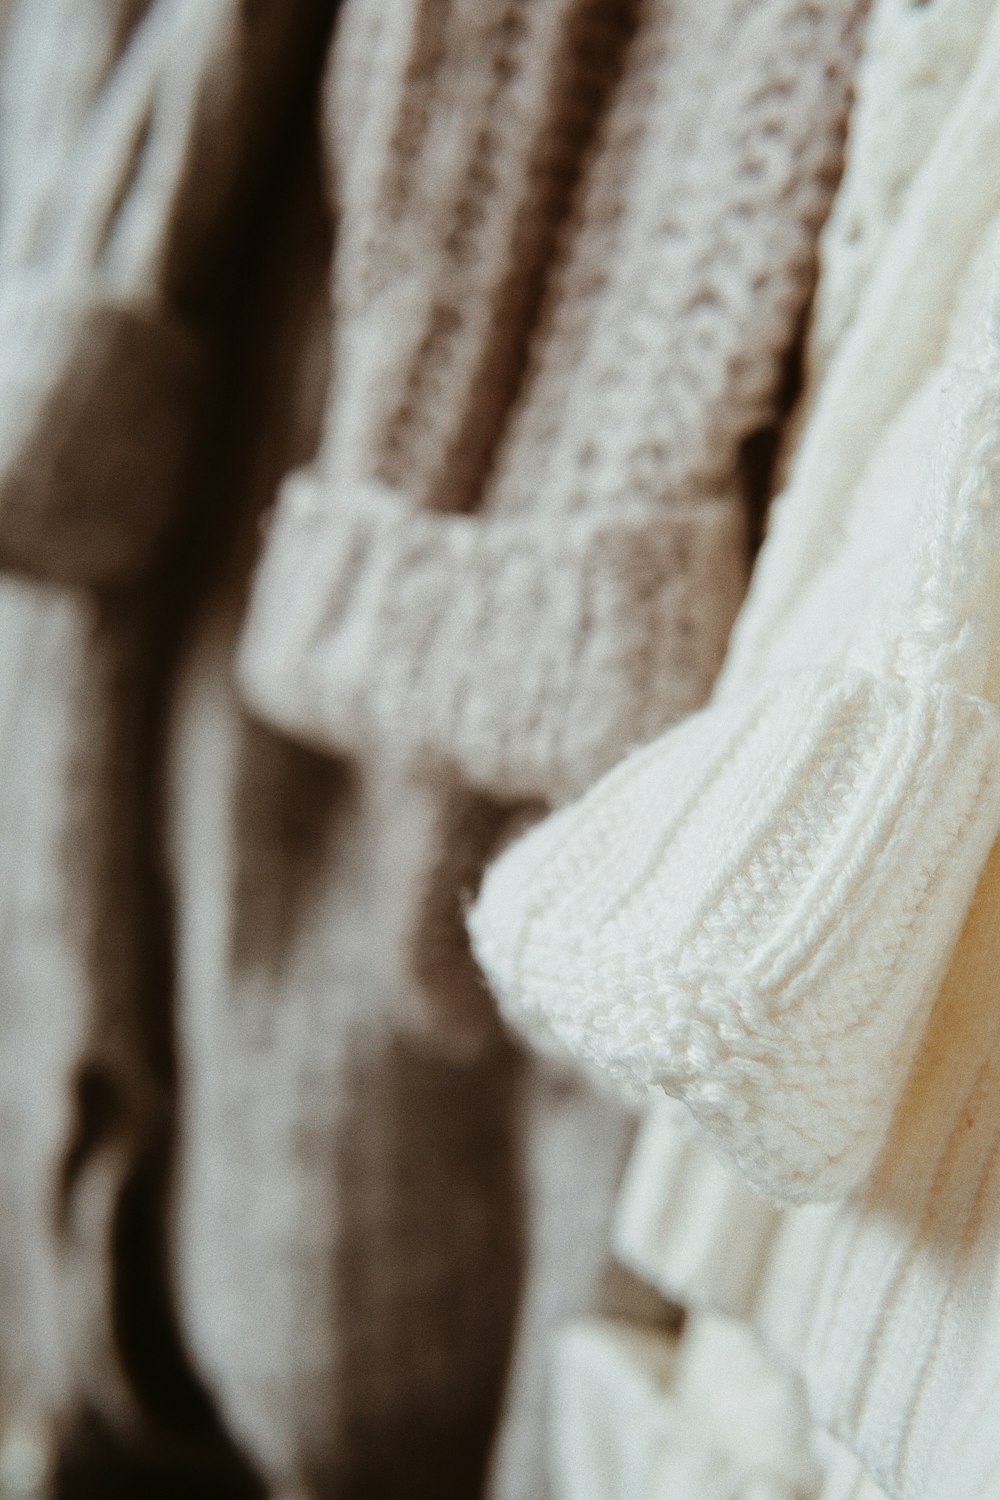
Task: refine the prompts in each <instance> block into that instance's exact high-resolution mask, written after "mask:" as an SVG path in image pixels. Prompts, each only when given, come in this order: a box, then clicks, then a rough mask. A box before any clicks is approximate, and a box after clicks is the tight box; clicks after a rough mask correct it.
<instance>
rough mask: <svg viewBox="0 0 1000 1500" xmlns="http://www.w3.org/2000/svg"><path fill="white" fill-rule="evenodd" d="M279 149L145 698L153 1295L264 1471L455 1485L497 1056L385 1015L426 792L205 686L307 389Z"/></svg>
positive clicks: (511, 1200)
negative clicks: (155, 1007) (213, 516)
mask: <svg viewBox="0 0 1000 1500" xmlns="http://www.w3.org/2000/svg"><path fill="white" fill-rule="evenodd" d="M304 155H305V156H306V157H307V159H305V160H303V161H302V162H301V163H300V168H299V169H298V170H297V176H296V181H295V184H294V190H293V192H292V194H291V195H290V199H289V201H286V202H284V203H282V205H281V226H282V228H281V235H280V239H278V240H276V243H275V247H274V251H273V254H272V255H271V258H270V264H269V266H268V271H267V276H266V277H265V279H264V284H263V286H262V288H261V291H260V294H259V296H258V297H257V299H256V301H255V308H256V312H255V323H254V330H253V336H252V339H251V341H250V345H249V347H248V350H247V353H246V358H245V361H244V368H245V380H246V384H247V391H246V398H245V401H244V403H243V408H242V413H241V417H240V420H239V423H238V424H237V430H236V431H235V433H234V435H233V453H234V454H235V455H237V461H236V464H235V467H234V469H233V472H232V473H231V475H230V478H229V483H230V484H231V485H232V493H231V494H228V495H227V494H226V493H224V492H223V491H222V490H221V489H220V493H219V496H218V497H217V504H218V508H219V509H220V510H226V509H228V508H229V506H230V504H234V506H235V508H236V509H237V511H238V512H239V528H238V529H239V533H240V534H239V535H238V536H237V537H236V538H235V541H234V545H233V546H232V547H231V549H230V553H229V555H228V556H227V558H226V560H225V563H224V565H223V566H222V567H221V568H220V569H219V570H217V571H216V573H215V574H214V575H213V577H212V580H211V588H210V592H209V599H208V602H207V605H206V608H205V610H204V613H203V615H202V617H201V618H200V619H199V620H198V622H197V624H196V626H195V629H194V631H193V633H192V636H191V639H190V641H189V643H188V645H187V647H186V649H185V651H184V652H183V655H182V658H181V661H180V663H179V667H178V678H177V689H176V695H175V696H174V698H173V700H172V703H171V712H170V730H169V740H170V755H169V759H170V775H169V797H168V825H169V834H170V840H169V842H170V855H171V858H170V863H171V870H172V876H173V889H174V895H175V900H176V909H177V938H178V947H177V1000H178V1012H179V1015H178V1020H179V1041H180V1053H181V1056H180V1063H181V1088H180V1115H181V1132H180V1136H181V1139H180V1143H179V1160H178V1169H177V1177H176V1192H175V1199H174V1210H175V1212H174V1234H173V1247H174V1252H175V1263H176V1280H177V1291H178V1300H179V1303H180V1309H181V1316H182V1321H183V1325H184V1329H185V1333H186V1335H187V1338H188V1341H189V1344H190V1347H191V1349H192V1352H193V1354H194V1357H195V1360H196V1363H197V1367H198V1369H199V1371H200V1373H201V1374H202V1375H203V1377H204V1379H205V1381H206V1383H207V1385H208V1387H209V1389H210V1390H211V1391H212V1393H213V1395H214V1396H215V1397H216V1399H217V1401H218V1404H219V1408H220V1411H221V1413H222V1415H223V1417H224V1420H225V1422H226V1424H227V1426H228V1427H229V1429H230V1430H231V1432H232V1433H233V1435H234V1437H235V1438H236V1439H237V1440H238V1442H239V1443H240V1444H241V1446H242V1447H243V1448H244V1449H245V1451H246V1452H247V1453H248V1455H249V1456H250V1457H251V1458H252V1459H253V1461H254V1462H255V1464H256V1465H257V1466H258V1467H259V1469H260V1470H261V1471H262V1472H263V1474H264V1476H265V1478H266V1479H267V1481H268V1483H269V1485H272V1486H274V1487H275V1490H276V1492H280V1493H284V1492H285V1491H286V1490H287V1491H288V1493H294V1494H303V1493H305V1494H315V1495H328V1494H337V1495H339V1494H344V1493H348V1492H349V1493H354V1494H359V1493H373V1494H378V1495H379V1496H381V1497H385V1500H388V1497H390V1496H393V1495H399V1496H402V1495H407V1496H419V1495H434V1496H435V1497H444V1496H454V1497H456V1500H458V1497H464V1496H467V1495H470V1494H475V1493H476V1492H477V1491H478V1489H479V1487H480V1484H481V1479H482V1472H483V1468H484V1464H485V1460H486V1451H487V1446H488V1442H489V1437H490V1433H491V1430H492V1426H493V1422H494V1420H495V1412H496V1407H497V1404H498V1401H499V1394H500V1386H501V1382H502V1378H503V1372H504V1367H505V1363H506V1359H507V1354H508V1347H509V1342H510V1330H511V1324H512V1321H513V1315H514V1301H515V1295H516V1290H517V1273H518V1265H519V1250H518V1240H519V1234H520V1204H519V1198H518V1183H517V1180H516V1176H515V1172H514V1169H513V1163H512V1160H511V1156H512V1149H513V1148H512V1133H513V1119H512V1111H513V1106H514V1097H515V1082H516V1079H515V1069H514V1064H513V1060H512V1058H511V1055H510V1054H509V1052H506V1051H500V1052H499V1054H492V1055H490V1056H489V1057H487V1058H485V1059H483V1060H482V1061H481V1062H480V1063H479V1064H478V1065H476V1066H467V1067H463V1068H461V1069H457V1068H455V1067H453V1066H450V1065H448V1064H447V1063H445V1062H442V1061H441V1060H440V1059H439V1058H436V1057H434V1056H430V1055H427V1054H426V1053H421V1052H420V1051H415V1050H414V1049H413V1047H412V1046H409V1045H407V1043H406V1042H405V1041H403V1040H401V1039H400V1037H399V1035H398V1026H397V1025H396V1018H397V1015H398V1012H399V1009H400V1008H401V1006H402V1004H403V1001H402V1000H401V998H400V995H401V993H402V994H403V995H405V993H406V987H407V985H408V984H409V983H410V982H411V980H410V975H409V971H408V968H407V967H406V959H407V955H408V949H407V945H406V942H405V934H406V933H408V931H409V926H410V915H409V913H410V905H411V902H412V900H413V893H414V890H417V891H419V892H422V891H423V889H424V882H425V874H426V872H425V866H424V862H425V861H426V860H427V859H428V857H429V851H430V852H433V850H434V847H435V846H434V842H433V824H434V820H435V818H436V812H437V809H436V804H435V802H434V799H433V798H431V797H429V796H428V793H427V788H426V787H425V786H423V785H422V784H419V783H413V782H412V780H411V779H410V778H408V777H406V776H405V775H403V774H400V773H399V771H398V770H397V769H396V768H395V767H393V766H392V765H391V764H385V763H378V762H376V761H375V760H374V759H370V760H369V761H368V762H367V763H366V765H365V767H364V770H363V773H362V772H361V771H360V770H359V769H356V768H354V767H351V766H348V765H345V764H344V763H342V762H338V761H336V760H334V759H331V758H329V757H322V756H318V755H316V754H314V753H312V752H310V751H308V750H306V749H303V748H302V747H300V746H297V745H294V744H293V743H291V742H290V741H289V740H288V739H286V738H285V737H284V736H281V735H278V734H276V733H274V732H273V731H271V730H268V729H266V728H264V727H263V726H261V725H260V724H258V723H255V722H253V721H252V720H250V719H249V718H248V717H247V715H246V714H245V712H244V711H243V710H242V709H241V707H240V705H239V703H238V701H237V699H236V697H235V694H234V690H233V685H232V658H233V648H234V643H235V637H236V633H237V630H238V625H239V616H240V608H241V594H242V588H243V581H244V577H245V572H246V568H247V563H248V559H249V555H250V553H251V551H252V547H253V542H254V540H255V523H256V519H257V514H258V512H259V509H260V507H261V505H262V504H263V503H266V501H267V499H268V498H269V497H270V495H271V493H272V492H273V489H274V486H275V484H276V483H277V482H278V479H279V477H280V476H281V474H282V473H283V472H284V471H285V469H286V468H287V466H288V465H289V464H290V463H292V462H301V460H302V459H303V457H305V456H306V455H307V454H308V453H309V452H310V450H311V447H312V446H313V445H314V444H315V441H316V435H317V430H318V426H319V418H320V414H321V410H322V403H323V398H324V395H325V390H326V341H327V326H328V315H327V312H326V308H325V301H326V285H325V280H326V272H327V259H328V244H327V238H328V236H327V230H326V226H325V223H324V219H323V214H322V203H321V188H320V184H319V180H318V168H317V167H316V164H315V163H311V153H305V154H304ZM310 163H311V165H312V171H310V170H309V166H310ZM401 935H402V936H401ZM606 1201H607V1200H605V1202H606Z"/></svg>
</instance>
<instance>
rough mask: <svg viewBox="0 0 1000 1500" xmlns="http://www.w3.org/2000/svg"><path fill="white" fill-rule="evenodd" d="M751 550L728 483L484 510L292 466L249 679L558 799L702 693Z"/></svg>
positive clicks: (254, 690) (271, 542) (250, 649)
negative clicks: (439, 508) (453, 509)
mask: <svg viewBox="0 0 1000 1500" xmlns="http://www.w3.org/2000/svg"><path fill="white" fill-rule="evenodd" d="M743 559H744V553H743V520H742V515H741V512H740V509H739V506H738V505H737V504H736V502H735V501H728V500H719V501H714V500H709V501H701V502H697V503H691V504H686V505H684V506H678V507H675V508H672V509H671V508H667V507H663V508H658V507H655V508H654V507H649V506H633V507H629V508H628V509H627V510H624V511H610V510H609V511H607V512H602V513H601V514H600V515H574V516H562V517H555V516H553V517H542V516H537V517H531V518H529V519H522V518H502V517H490V518H484V519H480V518H476V517H471V516H464V515H461V516H456V515H449V516H442V515H432V514H428V513H426V512H420V511H415V510H414V509H413V508H412V507H411V506H409V505H408V504H407V503H406V502H405V500H403V499H402V498H401V497H400V496H398V495H396V494H394V493H392V492H389V491H386V490H384V489H379V488H378V487H376V486H372V485H368V486H363V487H358V488H356V489H355V491H354V492H352V493H351V494H350V495H345V496H344V497H343V498H341V497H339V496H336V497H335V496H331V495H330V494H329V493H328V491H327V490H326V488H325V487H324V485H323V484H322V481H320V480H319V479H317V478H315V477H313V476H309V475H296V476H294V477H293V479H292V480H290V481H289V482H288V483H287V484H286V487H285V491H284V494H283V497H282V500H281V502H280V505H279V508H278V512H277V515H276V518H275V521H274V524H273V527H272V530H271V533H270V536H269V538H268V541H267V545H266V548H265V552H264V558H263V561H262V564H261V567H260V570H259V573H258V577H257V581H256V587H255V589H254V594H253V599H252V604H251V609H250V614H249V619H248V623H247V626H246V631H245V635H244V640H243V645H242V649H241V653H240V668H239V670H240V677H241V682H242V687H243V691H244V693H245V695H246V697H247V699H248V700H249V702H250V703H251V704H252V705H253V707H254V708H256V709H257V710H258V711H259V712H260V713H261V714H262V715H263V716H264V717H266V718H267V719H269V720H271V721H272V722H275V723H276V724H278V725H279V726H280V727H282V728H284V729H286V730H289V731H291V732H293V733H296V734H297V735H299V736H300V737H302V738H304V739H307V740H310V741H313V742H315V743H317V744H320V745H325V746H327V747H329V748H331V749H334V750H338V751H342V752H343V751H363V750H364V749H366V748H368V747H370V746H376V745H377V746H380V747H382V748H385V747H386V746H391V747H392V749H393V750H394V752H395V753H398V754H399V755H401V756H402V757H403V758H404V759H405V760H407V761H409V762H412V763H414V764H416V765H421V764H423V763H434V762H444V763H446V764H448V765H450V766H451V767H452V768H453V769H454V770H455V771H456V772H457V774H458V775H459V776H460V778H461V779H462V780H463V782H464V783H465V784H466V785H468V786H471V787H473V788H475V789H477V790H480V791H485V792H488V793H490V794H492V795H495V796H498V797H501V798H510V799H517V798H532V797H538V798H542V799H545V800H546V801H552V800H559V799H561V798H564V797H567V796H569V795H572V794H573V793H575V792H577V791H579V790H580V789H581V788H582V787H584V786H586V785H588V784H589V783H590V782H591V781H592V780H593V779H594V778H595V777H596V776H597V775H598V774H600V772H601V771H602V770H604V769H605V768H606V767H607V766H609V765H610V764H612V763H613V762H614V761H615V760H617V759H618V757H619V756H620V755H621V754H622V753H623V752H624V751H625V750H626V749H627V748H628V747H629V746H630V745H631V744H633V743H638V742H642V741H645V740H647V739H649V738H651V737H652V736H653V735H654V734H656V733H657V732H658V731H659V729H661V728H662V727H663V726H664V724H666V723H669V722H671V721H672V720H673V719H675V718H677V717H679V716H680V715H681V714H683V713H685V712H687V711H688V710H690V709H692V708H694V707H695V706H697V705H698V704H699V703H700V702H702V701H703V699H704V698H705V696H706V694H707V692H708V689H709V687H710V684H711V681H712V678H713V675H714V673H715V671H716V670H717V668H718V665H719V661H720V660H721V656H722V653H723V651H724V649H725V642H726V638H727V635H728V631H729V627H730V624H731V622H732V619H733V615H734V613H735V611H736V609H737V607H738V604H739V599H740V596H741V593H742V583H743V566H744V562H743Z"/></svg>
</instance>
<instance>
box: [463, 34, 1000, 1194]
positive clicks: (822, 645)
mask: <svg viewBox="0 0 1000 1500" xmlns="http://www.w3.org/2000/svg"><path fill="white" fill-rule="evenodd" d="M984 19H986V20H988V22H989V24H988V26H987V28H986V31H985V33H984V35H983V37H982V39H981V44H980V47H979V49H978V52H977V55H976V59H975V64H974V66H972V67H971V70H970V72H969V76H968V78H967V80H966V81H965V83H964V85H962V86H961V88H960V89H959V90H958V97H957V99H956V100H955V102H954V104H953V106H952V108H951V110H950V111H949V112H947V117H946V118H945V120H944V121H943V123H942V124H941V127H940V130H939V132H938V134H937V136H936V137H935V139H934V143H933V146H932V148H931V149H930V151H929V154H928V155H927V157H926V159H925V160H924V161H923V162H922V163H921V165H920V167H919V170H917V171H916V172H915V173H914V176H913V181H912V183H911V185H910V188H909V191H908V192H907V193H906V194H905V195H904V197H903V199H902V201H901V202H900V204H899V207H898V213H897V216H896V219H895V222H894V223H893V225H892V227H891V229H890V230H888V231H887V232H886V234H885V236H884V239H883V245H882V250H881V253H880V255H879V256H878V257H877V258H876V261H875V264H874V267H873V269H872V272H871V275H870V277H869V279H868V282H867V284H866V285H865V287H864V289H863V293H862V294H861V295H860V297H859V302H858V312H857V315H856V317H855V319H854V321H853V322H852V324H851V325H850V327H849V328H848V329H847V330H846V331H845V333H844V334H843V337H842V339H841V341H840V343H839V345H838V346H837V348H836V350H835V352H834V353H833V354H832V356H831V358H830V361H829V367H828V369H827V372H826V375H825V377H824V379H823V381H822V383H821V384H820V385H819V386H818V388H817V389H816V392H815V395H814V398H813V400H812V403H811V411H810V416H809V421H808V424H807V426H806V428H805V431H804V433H803V437H802V441H801V443H800V446H799V448H798V450H797V452H796V454H795V457H794V461H793V464H792V469H791V473H790V478H789V482H788V486H787V489H786V491H785V493H784V494H783V495H782V496H781V497H780V499H779V500H778V501H777V503H776V505H775V512H774V520H773V525H772V528H771V532H770V535H769V537H768V541H767V543H766V545H765V547H764V549H763V552H762V555H761V559H760V564H759V566H758V570H757V572H756V574H755V580H754V585H753V589H752V592H751V597H750V599H749V601H748V604H747V606H746V608H745V610H744V613H743V614H742V616H741V618H740V621H739V623H738V624H737V627H736V630H735V632H734V637H733V642H732V644H731V647H730V652H729V655H728V658H727V662H726V665H725V667H724V669H723V673H722V677H721V680H720V683H719V686H718V689H717V691H716V694H715V697H714V700H713V703H712V705H711V706H710V707H709V708H708V709H706V710H705V711H703V712H702V713H700V714H698V715H696V716H694V718H692V719H691V720H690V721H689V722H688V723H687V724H685V725H684V726H682V727H680V728H678V729H676V730H674V731H672V732H670V733H669V734H668V735H666V736H665V737H664V738H663V739H661V740H660V741H659V742H657V743H655V744H653V745H652V746H650V747H648V748H647V749H645V750H643V751H641V752H639V753H637V754H636V755H634V756H633V757H632V758H630V759H629V760H626V761H625V762H624V763H623V764H622V765H621V766H619V767H618V768H616V770H615V771H614V772H612V773H611V774H610V775H609V776H608V777H606V778H605V779H604V780H603V781H602V782H600V783H599V784H598V785H597V786H596V787H595V788H594V789H593V790H592V791H591V792H590V793H588V795H587V796H586V797H585V798H584V799H583V800H582V801H581V802H580V803H579V804H578V805H577V806H573V807H570V808H567V809H565V810H564V811H562V812H560V813H559V814H558V815H556V816H555V817H554V818H553V819H552V820H551V821H550V822H549V823H547V824H543V825H542V826H541V827H539V828H538V829H536V830H534V831H533V832H532V833H531V834H530V835H529V836H528V837H527V838H526V839H525V840H524V841H523V843H522V844H521V845H520V846H516V847H515V848H514V849H512V850H511V851H509V852H508V853H507V854H506V855H505V856H504V858H503V859H502V860H501V861H500V862H499V863H498V864H497V865H496V866H495V868H494V870H493V871H492V872H491V874H490V875H489V876H488V878H487V881H486V884H485V886H484V890H483V894H482V896H481V898H480V902H479V905H478V907H477V908H476V910H475V911H474V913H473V916H472V923H471V925H472V931H473V934H474V938H475V942H476V946H477V951H478V953H479V956H480V958H481V960H482V962H483V963H484V966H485V967H486V969H487V972H488V973H489V974H490V976H491V979H492V981H493V983H494V985H495V987H496V989H497V992H498V994H499V996H500V998H501V1003H502V1004H503V1006H504V1008H505V1010H506V1012H507V1014H508V1015H509V1016H510V1017H511V1019H515V1020H520V1021H521V1022H522V1024H524V1025H525V1026H526V1027H528V1028H529V1029H531V1030H534V1031H537V1032H540V1033H547V1034H549V1035H550V1036H551V1037H554V1038H555V1039H556V1041H557V1043H558V1044H559V1045H560V1046H562V1047H565V1048H566V1049H568V1051H569V1052H570V1053H572V1054H573V1055H575V1056H577V1057H579V1058H581V1059H583V1060H584V1061H585V1062H587V1063H590V1064H594V1065H596V1066H598V1067H600V1068H603V1069H606V1070H608V1071H610V1072H611V1073H613V1074H614V1075H616V1076H618V1077H621V1078H623V1079H625V1080H626V1081H628V1082H630V1083H633V1084H637V1085H639V1086H640V1087H645V1086H648V1085H653V1086H655V1087H659V1088H663V1089H665V1090H666V1091H667V1092H669V1093H672V1094H675V1095H676V1096H678V1097H679V1098H681V1099H682V1100H683V1101H684V1102H685V1103H686V1104H687V1105H688V1106H689V1107H690V1108H691V1110H692V1111H693V1113H694V1114H695V1116H696V1117H697V1119H698V1120H699V1121H700V1122H701V1124H702V1125H703V1126H704V1127H705V1128H706V1129H707V1130H708V1131H709V1132H710V1133H711V1134H712V1136H713V1137H714V1139H715V1140H716V1142H717V1144H718V1145H719V1146H720V1147H721V1148H722V1149H723V1150H724V1151H725V1152H726V1153H727V1154H729V1155H730V1156H731V1157H732V1158H733V1159H734V1160H735V1161H736V1162H737V1163H738V1164H739V1166H740V1167H741V1168H742V1169H743V1171H744V1172H745V1173H746V1174H747V1175H748V1176H749V1177H750V1178H751V1180H752V1181H753V1182H755V1183H756V1184H757V1185H758V1186H760V1187H761V1188H763V1189H764V1190H766V1191H768V1192H771V1193H773V1194H775V1195H776V1196H779V1197H784V1198H787V1199H791V1200H804V1199H808V1198H832V1197H836V1196H838V1195H841V1194H843V1193H844V1192H846V1191H848V1190H849V1189H850V1188H851V1187H853V1186H854V1185H855V1184H856V1183H857V1182H858V1181H859V1180H860V1179H861V1178H862V1177H863V1176H864V1175H865V1173H866V1172H867V1171H868V1170H869V1169H870V1167H871V1164H872V1162H873V1160H874V1158H875V1156H876V1154H877V1152H878V1150H879V1148H880V1146H881V1144H882V1141H883V1139H884V1136H885V1131H886V1128H887V1126H888V1122H889V1119H890V1117H891V1114H892V1110H893V1107H894V1105H895V1103H896V1101H897V1100H898V1098H899V1095H900V1091H901V1089H902V1086H903V1083H904V1081H905V1078H906V1074H907V1071H908V1068H909V1065H910V1062H911V1060H912V1058H913V1055H914V1052H915V1049H916V1046H917V1044H918V1042H919V1039H920V1035H921V1032H922V1030H923V1027H924V1025H925V1023H926V1019H927V1015H928V1012H929V1008H930V1005H931V1002H932V1000H933V998H934V996H935V994H936V992H937V990H938V988H939V986H940V983H941V981H942V978H943V975H944V972H945V969H946V967H947V962H948V958H949V955H950V953H951V951H952V949H953V947H954V944H955V942H956V940H957V937H958V933H959V931H960V930H961V925H962V921H963V919H964V916H965V912H966V910H967V908H968V903H969V900H970V899H971V894H972V891H973V889H974V887H975V882H976V879H977V877H978V874H979V872H980V870H981V868H982V865H983V863H984V861H985V859H986V856H987V854H988V852H989V849H990V846H991V844H992V842H993V839H994V837H995V836H996V833H997V829H998V827H1000V775H998V772H997V764H998V750H1000V715H998V713H997V708H996V702H995V687H994V682H993V657H992V646H993V641H992V608H993V590H994V577H993V571H994V557H995V552H996V546H997V534H996V522H995V511H996V495H997V486H998V483H1000V433H998V429H997V427H996V423H995V421H994V420H993V414H994V411H995V405H996V400H997V393H998V390H1000V342H998V332H1000V325H998V321H997V318H998V307H1000V303H998V300H997V298H998V287H997V278H998V275H1000V268H998V266H997V247H996V239H995V230H994V229H993V228H992V227H991V219H992V217H993V216H994V215H995V214H996V212H997V209H998V207H1000V204H998V200H997V192H996V180H995V172H994V163H995V158H996V151H997V147H998V144H1000V107H998V104H997V100H998V98H1000V94H998V90H997V83H998V79H1000V73H998V66H1000V56H998V52H997V35H998V28H1000V21H998V20H997V18H996V16H995V15H994V16H991V17H989V18H984ZM907 24H910V23H907ZM936 36H937V31H936V29H934V28H932V31H931V38H934V37H936ZM931 38H929V39H928V41H929V42H930V40H931ZM845 280H846V278H845Z"/></svg>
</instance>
